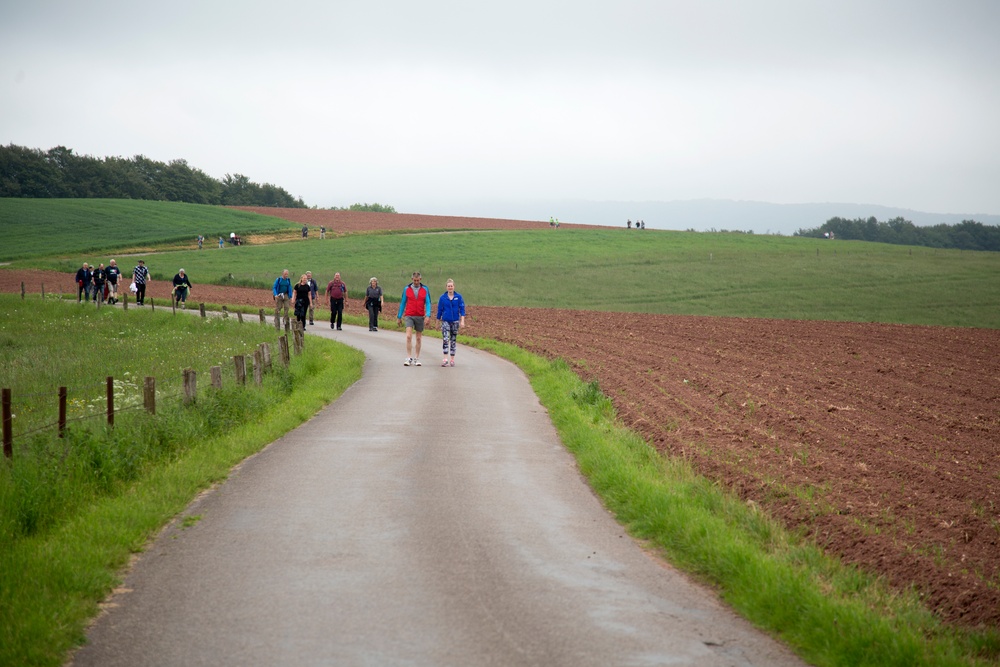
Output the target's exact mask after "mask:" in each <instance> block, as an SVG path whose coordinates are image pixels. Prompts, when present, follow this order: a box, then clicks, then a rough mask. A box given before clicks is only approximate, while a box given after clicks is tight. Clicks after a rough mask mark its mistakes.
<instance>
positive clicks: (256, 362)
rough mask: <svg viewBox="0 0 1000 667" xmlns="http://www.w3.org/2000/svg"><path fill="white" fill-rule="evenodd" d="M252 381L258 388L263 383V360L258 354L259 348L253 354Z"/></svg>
mask: <svg viewBox="0 0 1000 667" xmlns="http://www.w3.org/2000/svg"><path fill="white" fill-rule="evenodd" d="M253 381H254V384H256V385H257V386H258V387H259V386H260V385H261V383H262V382H263V381H264V359H263V357H262V356H261V354H260V348H257V349H256V350H255V351H254V353H253Z"/></svg>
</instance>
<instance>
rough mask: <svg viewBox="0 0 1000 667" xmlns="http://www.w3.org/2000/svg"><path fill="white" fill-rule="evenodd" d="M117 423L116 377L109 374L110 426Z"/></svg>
mask: <svg viewBox="0 0 1000 667" xmlns="http://www.w3.org/2000/svg"><path fill="white" fill-rule="evenodd" d="M114 425H115V378H114V377H113V376H111V375H109V376H108V426H111V427H114Z"/></svg>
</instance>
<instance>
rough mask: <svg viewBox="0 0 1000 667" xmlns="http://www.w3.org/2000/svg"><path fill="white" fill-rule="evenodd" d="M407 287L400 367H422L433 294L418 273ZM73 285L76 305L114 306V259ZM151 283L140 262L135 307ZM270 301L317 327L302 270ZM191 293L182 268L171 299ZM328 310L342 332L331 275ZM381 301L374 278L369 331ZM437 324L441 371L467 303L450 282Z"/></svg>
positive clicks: (314, 295) (314, 298)
mask: <svg viewBox="0 0 1000 667" xmlns="http://www.w3.org/2000/svg"><path fill="white" fill-rule="evenodd" d="M410 278H411V280H410V284H409V285H407V286H406V287H405V288H404V289H403V295H402V298H400V301H399V310H398V312H397V313H396V322H397V324H399V325H405V327H406V358H405V359H404V361H403V365H404V366H420V365H421V363H420V348H421V343H422V340H423V332H424V328H425V327H426V326H427V325H428V324H429V323H430V321H431V293H430V290H429V289H428V288H427V286H426V285H424V284H423V283H422V282H421V276H420V272H419V271H414V272H413V274H412V275H411V276H410ZM76 282H77V286H78V288H79V290H78V292H77V301H78V302H80V303H83V302H84V301H85V300H86V301H88V302H89V301H90V299H91V298H93V299H94V301H95V302H97V303H101V302H104V301H107V302H108V303H118V286H119V284H120V283H121V282H123V278H122V272H121V270H120V269H119V268H118V265H117V263H116V262H115V260H113V259H112V260H111V261H110V262H109V263H108V266H107V268H105V266H104V264H100V265H99V266H98V267H97V268H94V267H92V266H90V265H89V264H88V263H87V262H84V263H83V266H82V267H81V268H80V269H79V270H78V271H77V272H76ZM149 282H150V276H149V269H148V268H147V267H146V262H145V261H144V260H141V259H140V260H138V262H137V264H136V266H135V268H134V269H133V270H132V284H131V285H129V289H130V291H132V292H133V293H134V294H135V301H136V305H139V306H143V305H145V301H146V285H147V284H148V283H149ZM271 291H272V294H273V297H274V315H275V317H278V316H280V314H281V312H282V310H283V311H284V315H285V317H286V318H287V317H288V311H289V308H291V310H292V311H293V312H294V315H295V319H296V320H298V322H299V323H300V324H301V326H302V329H303V330H304V329H305V328H306V322H307V320H308V323H309V324H310V325H315V319H314V315H315V311H316V304H317V302H318V299H319V284H318V283H317V282H316V280H315V279H314V278H313V275H312V271H306V272H305V273H303V274H302V276H300V277H299V280H298V282H296V283H293V282H292V280H291V278H290V277H289V275H288V269H284V270H283V271H282V272H281V275H280V276H278V278H277V279H276V280H275V281H274V285H273V287H272V290H271ZM190 293H191V279H190V278H188V275H187V273H186V272H185V271H184V269H180V270H179V271H178V272H177V274H176V275H175V276H174V278H173V289H172V298H173V301H174V303H176V304H177V305H178V306H180V307H181V308H186V307H187V298H188V295H189V294H190ZM324 294H325V296H326V299H327V301H328V303H329V305H330V328H331V329H335V330H337V331H341V330H342V328H343V320H344V303H345V301H346V299H347V285H346V284H345V283H344V281H343V280H342V279H341V277H340V273H335V274H334V276H333V280H331V281H330V282H329V283H327V285H326V290H325V292H324ZM384 303H385V301H384V298H383V293H382V287H381V286H380V285H379V283H378V278H375V277H372V278H371V280H369V281H368V287H367V288H366V289H365V302H364V307H365V309H366V310H367V311H368V331H378V319H379V315H380V313H381V312H382V307H383V305H384ZM436 316H437V320H438V321H439V322H441V341H442V342H441V344H442V351H443V354H442V359H441V365H442V366H449V367H450V366H454V365H455V350H456V348H457V345H458V332H459V329H461V328H462V327H464V326H465V300H464V299H463V298H462V295H461V294H460V293H458V292H456V291H455V281H454V280H452V279H450V278H449V279H448V281H447V282H446V283H445V291H444V293H442V294H441V296H440V297H439V298H438V302H437V312H436Z"/></svg>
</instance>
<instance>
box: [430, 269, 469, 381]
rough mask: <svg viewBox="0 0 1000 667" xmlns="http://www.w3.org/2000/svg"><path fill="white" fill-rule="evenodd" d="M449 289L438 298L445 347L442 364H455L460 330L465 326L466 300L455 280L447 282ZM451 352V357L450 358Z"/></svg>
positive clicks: (438, 311)
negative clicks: (456, 287) (457, 289)
mask: <svg viewBox="0 0 1000 667" xmlns="http://www.w3.org/2000/svg"><path fill="white" fill-rule="evenodd" d="M445 287H447V290H448V291H446V292H445V293H444V294H442V295H441V298H440V299H438V307H437V318H438V320H440V321H441V346H442V348H443V349H444V359H442V360H441V365H442V366H454V365H455V348H456V347H458V330H459V329H460V328H462V327H464V326H465V301H464V300H463V299H462V295H461V294H459V293H458V292H456V291H455V281H454V280H452V279H451V278H449V279H448V282H447V283H445ZM449 353H450V356H451V358H450V359H449V358H448V357H449Z"/></svg>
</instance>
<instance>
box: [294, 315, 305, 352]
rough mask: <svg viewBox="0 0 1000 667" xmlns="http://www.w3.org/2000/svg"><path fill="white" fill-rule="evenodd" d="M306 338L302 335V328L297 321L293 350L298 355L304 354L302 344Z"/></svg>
mask: <svg viewBox="0 0 1000 667" xmlns="http://www.w3.org/2000/svg"><path fill="white" fill-rule="evenodd" d="M303 338H305V336H304V335H303V333H302V328H301V327H300V326H299V321H298V320H295V326H294V327H292V349H293V350H295V354H296V355H300V354H302V347H303V345H302V343H303Z"/></svg>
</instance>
